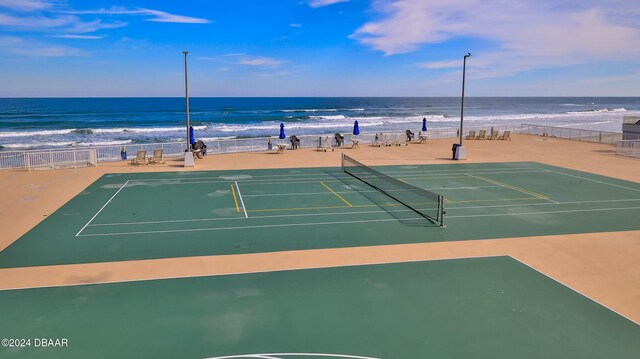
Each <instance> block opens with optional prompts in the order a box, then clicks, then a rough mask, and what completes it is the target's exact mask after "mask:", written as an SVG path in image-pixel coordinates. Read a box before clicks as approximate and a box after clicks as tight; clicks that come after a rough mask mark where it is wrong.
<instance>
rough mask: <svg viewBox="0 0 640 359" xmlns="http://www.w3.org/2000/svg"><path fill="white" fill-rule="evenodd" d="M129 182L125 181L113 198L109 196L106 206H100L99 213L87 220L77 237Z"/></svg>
mask: <svg viewBox="0 0 640 359" xmlns="http://www.w3.org/2000/svg"><path fill="white" fill-rule="evenodd" d="M127 183H129V181H127V182H125V183H124V184H123V185H122V187H120V189H118V191H117V192H116V193H114V195H113V196H111V198H109V200H108V201H107V203H105V204H104V206H102V208H100V210H99V211H98V213H96V214H94V215H93V217H91V219H90V220H89V222H87V224H85V225H84V227H82V228H81V229H80V230H79V231H78V233H76V237H78V236H79V235H80V233H81V232H82V231H84V229H85V228H87V226H88V225H89V223H91V221H93V220H94V219H95V218H96V217H97V216H98V215H99V214H100V212H102V210H103V209H104V208H105V207H106V206H107V205H108V204H109V202H111V200H112V199H114V198H115V196H117V195H118V193H120V191H122V189H123V188H124V187H126V185H127Z"/></svg>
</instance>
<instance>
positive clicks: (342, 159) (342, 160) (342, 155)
mask: <svg viewBox="0 0 640 359" xmlns="http://www.w3.org/2000/svg"><path fill="white" fill-rule="evenodd" d="M340 158H341V161H340V166H341V167H342V172H344V153H341V154H340Z"/></svg>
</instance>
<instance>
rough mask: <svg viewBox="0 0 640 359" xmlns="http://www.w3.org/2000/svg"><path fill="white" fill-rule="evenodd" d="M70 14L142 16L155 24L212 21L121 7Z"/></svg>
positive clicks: (206, 22) (158, 11) (203, 22)
mask: <svg viewBox="0 0 640 359" xmlns="http://www.w3.org/2000/svg"><path fill="white" fill-rule="evenodd" d="M68 13H69V14H86V15H91V14H93V15H140V16H151V18H149V19H146V21H155V22H172V23H181V24H209V23H211V20H207V19H203V18H197V17H191V16H183V15H174V14H170V13H168V12H164V11H160V10H152V9H143V8H139V9H136V10H129V9H127V8H124V7H120V6H112V7H111V8H108V9H104V8H102V9H97V10H82V11H69V12H68Z"/></svg>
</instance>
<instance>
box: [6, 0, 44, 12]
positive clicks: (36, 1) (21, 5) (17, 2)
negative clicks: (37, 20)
mask: <svg viewBox="0 0 640 359" xmlns="http://www.w3.org/2000/svg"><path fill="white" fill-rule="evenodd" d="M53 6H54V3H52V2H51V1H43V0H0V7H4V8H8V9H11V10H16V11H35V10H45V9H49V8H52V7H53Z"/></svg>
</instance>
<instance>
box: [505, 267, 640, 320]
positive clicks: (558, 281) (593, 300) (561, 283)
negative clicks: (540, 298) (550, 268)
mask: <svg viewBox="0 0 640 359" xmlns="http://www.w3.org/2000/svg"><path fill="white" fill-rule="evenodd" d="M509 257H511V258H513V259H514V260H515V261H516V262H518V263H520V264H522V265H524V266H526V267H528V268H531V269H533V270H534V271H536V272H538V273H540V274H542V275H543V276H545V277H547V278H549V279H551V280H553V281H555V282H557V283H559V284H560V285H562V286H564V287H565V288H568V289H570V290H572V291H574V292H576V293H578V294H579V295H581V296H583V297H585V298H587V299H589V300H590V301H592V302H594V303H596V304H598V305H600V306H602V307H604V308H606V309H608V310H610V311H612V312H614V313H615V314H617V315H619V316H621V317H623V318H624V319H626V320H628V321H630V322H631V323H634V324H636V325H639V326H640V323H639V322H636V321H635V320H633V319H631V318H629V317H627V316H626V315H624V314H622V313H620V312H618V311H616V310H614V309H612V308H610V307H609V306H607V305H605V304H602V303H600V302H599V301H597V300H595V299H593V298H591V297H590V296H588V295H586V294H584V293H582V292H581V291H579V290H577V289H575V288H573V287H571V286H570V285H568V284H566V283H564V282H562V281H560V280H558V279H556V278H554V277H552V276H551V275H549V274H547V273H545V272H543V271H541V270H539V269H537V268H535V267H533V266H531V265H529V264H527V263H525V262H524V261H522V260H520V259H518V258H516V257H514V256H512V255H509Z"/></svg>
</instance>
